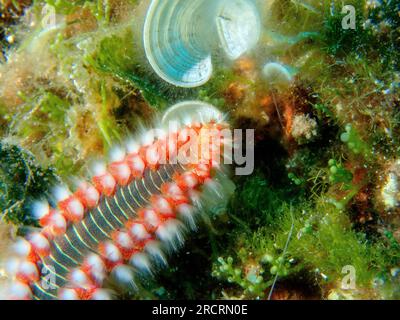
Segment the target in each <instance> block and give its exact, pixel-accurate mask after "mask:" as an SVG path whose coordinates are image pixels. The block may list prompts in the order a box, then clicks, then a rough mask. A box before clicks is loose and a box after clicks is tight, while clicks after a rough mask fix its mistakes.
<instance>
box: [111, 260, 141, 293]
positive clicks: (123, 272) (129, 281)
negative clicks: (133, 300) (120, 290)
mask: <svg viewBox="0 0 400 320" xmlns="http://www.w3.org/2000/svg"><path fill="white" fill-rule="evenodd" d="M112 274H113V276H114V278H115V280H116V281H117V282H118V283H119V284H121V285H124V286H132V287H134V288H135V287H136V285H135V280H134V278H133V270H132V268H131V267H129V266H127V265H124V264H121V265H118V266H116V267H115V268H114V269H113V270H112Z"/></svg>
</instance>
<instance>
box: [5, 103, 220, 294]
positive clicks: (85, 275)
mask: <svg viewBox="0 0 400 320" xmlns="http://www.w3.org/2000/svg"><path fill="white" fill-rule="evenodd" d="M207 108H210V107H209V106H208V107H207ZM207 108H204V110H206V109H207ZM204 112H205V113H207V112H206V111H204ZM200 114H201V109H200ZM224 128H226V124H224V123H223V122H221V119H215V114H214V115H204V114H201V117H200V118H199V117H197V118H196V117H192V118H191V119H189V120H188V119H186V120H185V124H183V125H181V126H180V127H179V129H177V130H173V131H165V130H164V131H162V132H163V133H162V134H159V135H158V136H151V138H148V137H147V138H146V139H144V142H143V143H142V144H141V145H138V144H136V143H128V144H127V147H126V148H125V150H124V151H121V150H119V151H118V152H115V153H114V156H113V160H114V161H112V162H111V163H109V164H108V165H103V164H101V165H96V166H95V169H94V174H93V177H92V179H91V182H90V183H89V182H80V183H79V185H78V188H77V189H76V191H75V192H73V193H72V192H69V191H68V190H67V189H65V188H59V189H58V191H56V193H55V195H56V198H57V200H58V202H57V205H56V206H54V207H52V206H51V205H49V203H48V202H47V201H39V202H37V203H36V204H35V206H34V209H33V211H34V214H35V215H36V216H37V217H38V219H39V222H40V225H41V226H42V229H41V230H40V231H39V232H35V233H31V234H29V235H28V236H27V237H26V238H24V239H22V238H21V239H19V240H18V241H17V242H16V244H15V246H14V253H15V254H14V255H15V257H13V258H12V259H11V260H10V261H9V270H11V271H10V274H11V275H12V279H13V282H12V283H11V285H10V286H9V288H8V290H7V298H9V299H82V300H89V299H109V298H111V296H112V294H111V293H110V290H108V289H105V287H106V282H107V280H108V279H110V278H111V279H114V280H116V282H118V283H120V284H123V285H127V286H135V275H136V274H137V273H140V274H151V273H152V272H153V269H154V265H162V264H165V263H166V254H165V253H168V252H169V251H172V250H176V249H178V247H179V246H180V245H182V243H183V240H184V239H183V236H184V233H185V230H186V231H187V230H189V229H190V228H194V226H195V215H196V212H198V210H199V209H200V208H201V206H202V203H204V201H207V200H204V199H202V194H203V193H204V190H205V189H207V188H209V189H213V188H214V189H215V187H216V185H218V181H217V178H216V172H217V171H218V169H219V168H220V165H221V164H220V162H219V161H217V160H218V159H220V158H221V148H222V147H223V145H224V143H225V142H224V138H223V136H222V131H223V130H224ZM210 130H211V131H212V132H213V138H212V139H210V140H206V146H207V147H206V148H205V149H204V144H203V145H202V148H201V151H200V152H199V154H200V157H198V161H196V162H185V163H184V164H182V162H181V161H180V159H181V157H182V155H185V154H187V152H188V151H193V149H196V150H197V151H198V141H199V140H198V141H197V142H196V144H193V141H191V140H193V139H192V135H191V134H190V133H193V132H194V133H196V135H197V137H200V140H204V132H205V131H207V132H210ZM188 145H190V147H189V148H188ZM220 194H221V192H215V193H214V195H215V196H219V195H220Z"/></svg>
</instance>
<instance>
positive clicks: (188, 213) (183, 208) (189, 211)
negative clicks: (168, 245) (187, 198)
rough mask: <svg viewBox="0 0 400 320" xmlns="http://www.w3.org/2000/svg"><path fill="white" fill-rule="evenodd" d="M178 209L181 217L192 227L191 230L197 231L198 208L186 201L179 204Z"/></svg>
mask: <svg viewBox="0 0 400 320" xmlns="http://www.w3.org/2000/svg"><path fill="white" fill-rule="evenodd" d="M177 211H178V214H179V217H180V219H181V220H182V221H183V222H184V223H185V224H186V225H187V226H188V227H189V228H190V230H192V231H196V230H197V225H196V219H195V215H196V209H195V208H194V207H193V206H191V205H189V204H186V203H184V204H181V205H179V206H178V208H177Z"/></svg>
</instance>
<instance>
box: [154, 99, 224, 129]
mask: <svg viewBox="0 0 400 320" xmlns="http://www.w3.org/2000/svg"><path fill="white" fill-rule="evenodd" d="M212 120H213V121H216V122H222V121H223V120H224V115H223V113H222V112H221V111H219V110H218V109H217V108H216V107H214V106H212V105H211V104H207V103H204V102H201V101H184V102H181V103H178V104H176V105H174V106H172V107H171V108H169V109H168V110H167V111H166V112H165V113H164V116H163V118H162V119H161V124H162V125H163V126H165V127H169V126H172V127H173V126H174V124H175V123H176V125H177V126H178V127H179V126H180V125H181V124H183V125H187V124H191V123H194V122H200V123H207V122H210V121H212Z"/></svg>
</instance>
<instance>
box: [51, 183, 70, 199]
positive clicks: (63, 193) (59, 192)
mask: <svg viewBox="0 0 400 320" xmlns="http://www.w3.org/2000/svg"><path fill="white" fill-rule="evenodd" d="M52 193H53V195H54V198H55V199H56V200H57V201H63V200H65V199H67V198H68V197H70V196H71V191H69V189H68V187H66V186H61V185H60V186H56V187H54V189H53V192H52Z"/></svg>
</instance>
